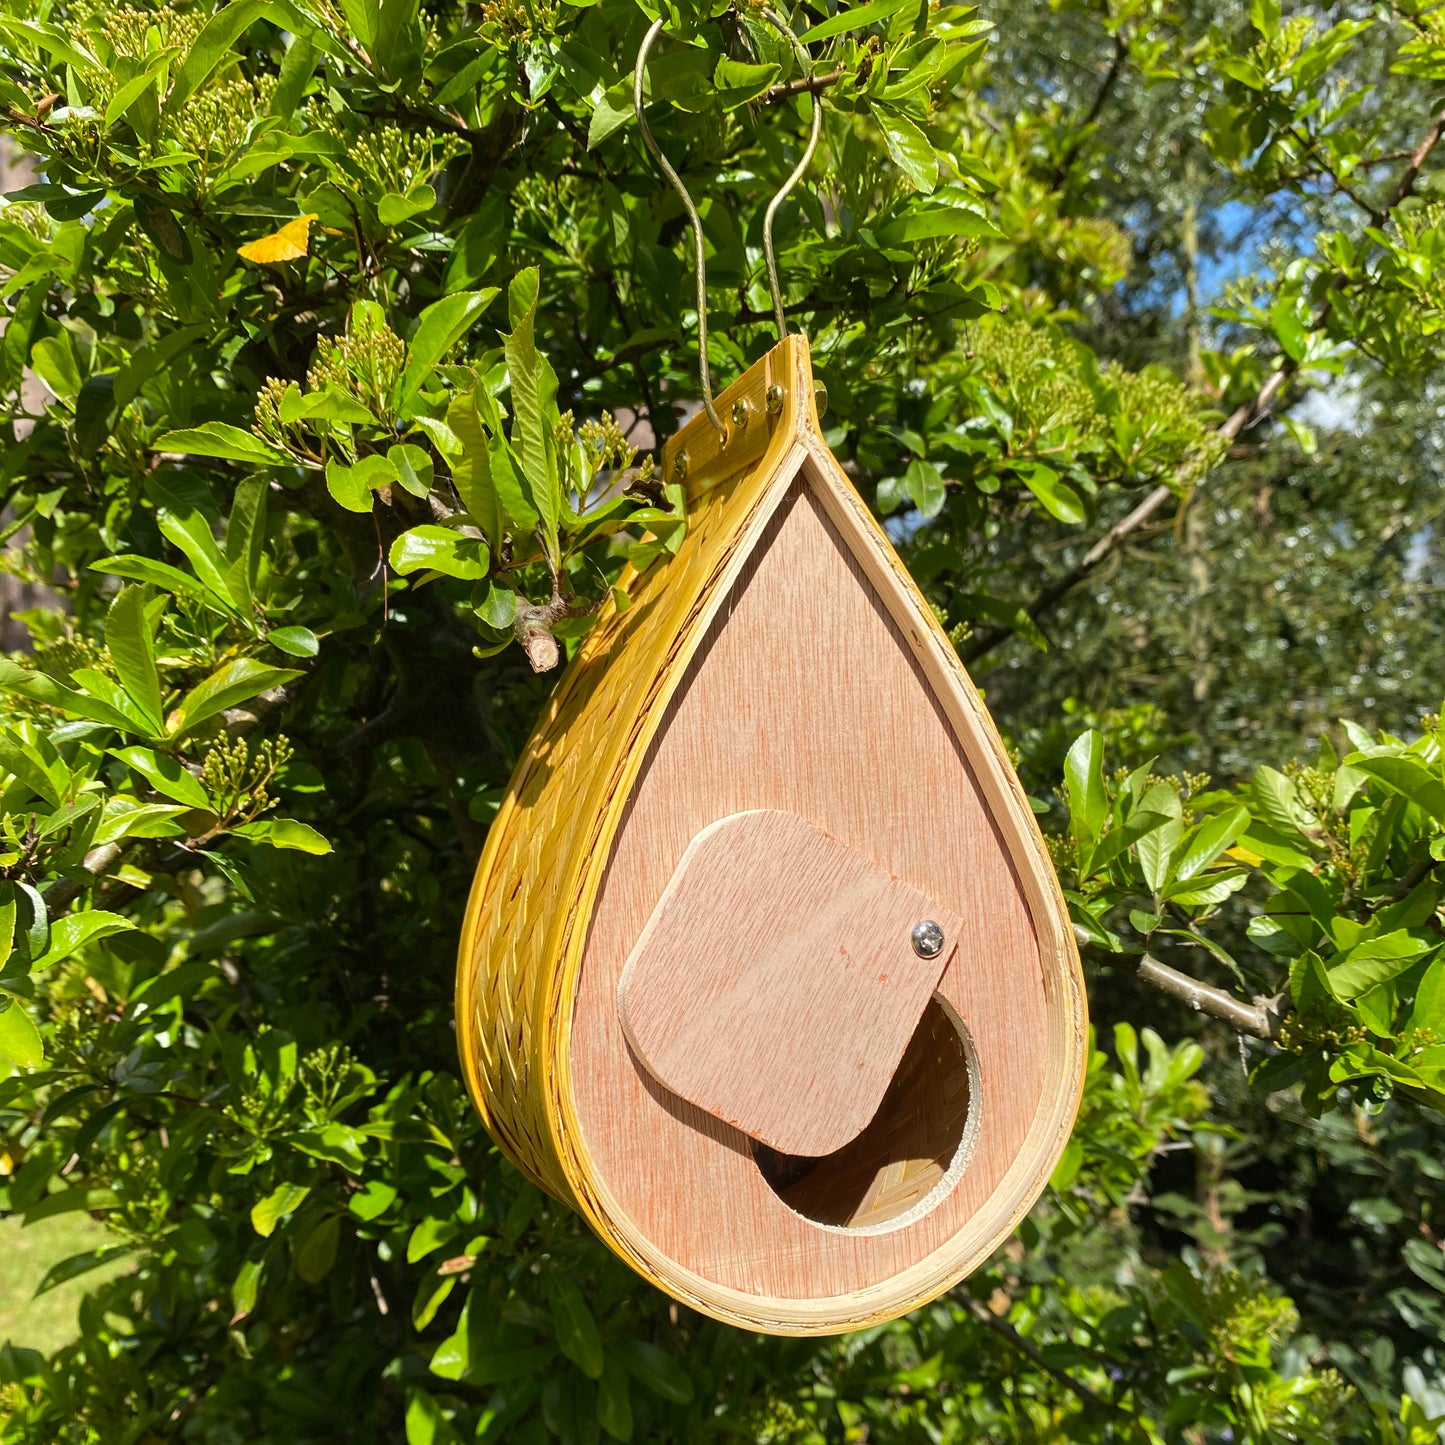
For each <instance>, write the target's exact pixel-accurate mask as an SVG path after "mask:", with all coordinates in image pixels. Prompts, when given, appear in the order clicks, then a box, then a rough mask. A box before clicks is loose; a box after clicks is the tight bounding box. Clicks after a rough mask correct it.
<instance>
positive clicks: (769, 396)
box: [763, 381, 783, 416]
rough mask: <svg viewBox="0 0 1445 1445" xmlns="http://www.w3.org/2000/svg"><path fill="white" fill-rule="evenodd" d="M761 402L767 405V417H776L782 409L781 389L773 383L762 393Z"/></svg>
mask: <svg viewBox="0 0 1445 1445" xmlns="http://www.w3.org/2000/svg"><path fill="white" fill-rule="evenodd" d="M763 400H764V402H766V404H767V408H768V415H769V416H776V415H777V414H778V412H780V411H782V409H783V388H782V387H781V386H779V385H778V383H777V382H776V381H775V382H773V383H772V385H770V386H769V387H768V389H767V391H766V392H764V393H763Z"/></svg>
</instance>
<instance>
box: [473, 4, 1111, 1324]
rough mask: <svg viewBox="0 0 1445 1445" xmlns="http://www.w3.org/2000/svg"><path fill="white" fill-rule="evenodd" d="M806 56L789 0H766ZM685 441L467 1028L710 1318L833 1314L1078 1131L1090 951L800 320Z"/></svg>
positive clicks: (497, 913) (614, 1238)
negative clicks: (659, 551) (665, 555)
mask: <svg viewBox="0 0 1445 1445" xmlns="http://www.w3.org/2000/svg"><path fill="white" fill-rule="evenodd" d="M759 13H760V14H761V15H763V16H764V17H765V18H766V19H768V20H769V21H770V22H771V23H773V24H774V25H776V26H777V27H778V28H779V29H780V30H781V31H782V32H783V33H784V35H785V36H787V37H788V39H789V40H790V42H791V44H792V45H793V47H794V49H795V51H796V52H797V54H798V56H799V60H800V63H801V64H802V66H803V71H804V74H807V73H808V63H807V55H806V52H805V51H804V50H803V48H802V46H801V45H800V44H799V43H798V40H797V38H796V37H795V36H793V35H792V34H791V32H790V31H789V30H788V29H787V26H786V22H785V21H784V20H783V19H782V17H781V16H779V15H777V14H776V13H775V12H773V11H771V10H764V11H761V12H759ZM661 29H662V21H658V22H656V23H655V24H654V25H653V26H652V27H651V29H650V30H649V31H648V33H647V36H646V38H645V39H644V41H643V44H642V48H641V50H640V52H639V54H638V62H637V70H636V75H635V80H634V100H635V104H636V109H637V119H638V124H639V127H640V129H641V132H642V136H643V139H644V140H645V141H646V143H647V145H648V147H649V148H650V149H651V151H652V153H653V155H654V156H655V157H656V158H657V160H658V163H659V164H660V165H661V167H662V169H663V171H664V172H665V173H666V175H667V176H668V179H669V180H670V181H671V182H672V184H673V187H674V189H675V190H676V191H677V192H678V194H679V196H680V197H681V198H682V201H683V204H684V206H685V207H686V210H687V213H688V216H689V219H690V220H691V223H692V228H693V236H694V244H695V246H696V258H697V292H698V333H699V334H698V347H699V353H700V357H701V359H702V366H701V376H700V378H699V380H700V383H701V389H702V395H703V406H704V414H703V415H700V416H698V417H697V418H696V419H695V420H693V421H692V422H691V423H690V424H689V425H688V426H686V427H684V428H683V430H682V431H681V432H680V433H679V434H678V435H677V436H675V437H674V438H673V439H672V440H671V441H670V442H669V443H668V445H667V446H666V447H665V448H664V450H663V459H662V465H663V475H664V476H665V477H666V478H667V479H668V480H669V481H682V482H684V483H685V487H686V493H687V523H688V524H687V534H686V537H685V538H684V540H683V542H682V545H681V547H680V549H679V550H678V552H677V555H676V556H675V557H673V558H672V559H671V560H669V561H666V562H663V563H655V564H654V565H652V566H651V567H649V568H647V569H645V570H644V571H642V572H635V571H630V570H629V571H628V572H625V573H624V574H623V577H622V579H621V582H620V584H619V586H620V589H621V591H622V592H623V593H624V594H625V595H626V597H627V599H628V605H627V606H626V608H625V609H620V610H619V609H618V608H617V607H616V606H615V605H614V604H613V603H610V602H609V603H608V604H607V605H606V606H605V607H604V609H603V611H602V613H601V615H600V618H599V621H598V623H597V625H596V627H595V628H594V630H593V631H592V632H591V633H590V634H589V635H588V637H587V638H586V640H585V641H584V642H583V643H582V645H581V647H580V648H579V650H578V652H577V655H576V657H575V658H574V659H573V661H572V663H571V665H570V666H569V667H568V668H567V671H566V673H565V674H564V676H563V678H562V680H561V682H560V683H559V684H558V686H557V689H556V691H555V692H554V693H553V695H552V698H551V700H550V702H549V703H548V706H547V709H546V711H545V713H544V714H543V716H542V719H541V721H540V722H539V723H538V725H537V729H536V731H535V732H534V733H533V735H532V738H531V740H530V742H529V743H528V745H527V749H526V752H525V753H524V754H523V756H522V758H521V760H520V762H519V763H518V764H517V769H516V772H515V773H514V775H513V777H512V781H511V784H510V786H509V787H508V789H507V794H506V796H505V798H504V799H503V802H502V805H501V809H500V811H499V812H498V814H497V817H496V820H495V821H494V822H493V824H492V827H491V831H490V832H489V833H488V835H487V844H486V848H485V850H484V851H483V853H482V858H481V862H480V864H479V865H478V867H477V876H476V881H475V883H474V885H473V888H472V897H471V902H470V904H469V906H468V909H467V918H466V924H465V928H464V931H463V936H462V944H461V955H460V959H459V964H458V975H457V1027H458V1036H459V1039H460V1045H461V1054H462V1062H463V1066H464V1069H465V1072H466V1076H467V1082H468V1085H469V1087H470V1088H471V1091H472V1096H473V1098H474V1099H475V1100H476V1103H477V1107H478V1108H479V1109H480V1110H481V1113H482V1117H483V1118H484V1119H485V1120H486V1123H487V1127H488V1128H489V1129H490V1130H491V1132H492V1135H493V1137H494V1138H495V1139H496V1140H497V1143H498V1144H499V1145H500V1146H501V1148H502V1150H503V1151H504V1152H505V1153H506V1154H507V1155H508V1157H509V1158H511V1159H512V1160H513V1162H514V1163H515V1164H516V1165H517V1166H518V1167H519V1168H520V1169H521V1170H522V1171H523V1172H524V1173H525V1174H527V1175H528V1177H530V1178H531V1179H532V1180H533V1181H535V1182H536V1183H537V1184H538V1185H540V1186H541V1187H542V1188H543V1189H545V1190H546V1191H547V1192H548V1193H549V1194H552V1195H554V1196H555V1197H556V1198H558V1199H560V1200H563V1201H565V1202H566V1203H568V1204H570V1205H572V1206H573V1207H574V1208H576V1209H577V1210H579V1211H580V1212H581V1213H582V1215H583V1216H584V1217H585V1218H586V1219H587V1221H588V1223H589V1224H591V1226H592V1227H593V1229H595V1230H596V1231H597V1233H598V1234H599V1235H600V1236H601V1237H602V1239H603V1240H605V1241H606V1242H607V1243H608V1244H609V1245H610V1246H611V1247H612V1248H613V1249H615V1250H616V1251H617V1253H618V1254H620V1255H621V1256H622V1257H623V1258H624V1259H625V1260H627V1262H628V1263H629V1264H631V1265H632V1266H633V1268H635V1269H636V1270H637V1271H638V1272H639V1273H640V1274H642V1275H644V1276H645V1277H646V1278H648V1279H650V1280H651V1281H653V1283H655V1284H657V1285H659V1286H660V1287H661V1288H663V1289H665V1290H667V1291H668V1292H669V1293H670V1294H672V1295H674V1296H675V1297H676V1298H677V1299H679V1300H682V1301H683V1302H684V1303H686V1304H689V1305H691V1306H693V1308H695V1309H698V1310H701V1311H703V1312H704V1313H705V1314H709V1315H712V1316H714V1317H715V1318H717V1319H720V1320H725V1321H728V1322H730V1323H732V1324H736V1325H741V1326H743V1327H745V1328H748V1329H758V1330H768V1331H771V1332H774V1333H778V1334H827V1333H832V1332H836V1331H840V1330H846V1329H854V1328H858V1327H861V1326H863V1325H867V1324H871V1323H874V1322H876V1321H878V1320H883V1319H889V1318H891V1317H893V1316H896V1315H900V1314H903V1313H904V1312H905V1311H907V1310H910V1309H912V1308H914V1307H915V1306H917V1305H920V1304H923V1303H925V1302H926V1301H928V1300H930V1299H932V1298H933V1297H934V1296H936V1295H938V1294H940V1293H942V1292H943V1291H944V1290H946V1289H947V1288H948V1287H949V1286H950V1285H952V1284H954V1283H956V1282H957V1281H958V1280H959V1279H961V1278H962V1277H963V1276H964V1275H965V1274H967V1273H968V1272H969V1270H971V1269H972V1268H974V1266H975V1265H977V1264H979V1263H980V1262H981V1261H983V1260H984V1259H985V1258H986V1257H987V1256H988V1255H989V1254H990V1253H992V1252H993V1250H994V1249H996V1248H997V1247H998V1246H999V1245H1000V1244H1001V1243H1002V1242H1003V1241H1004V1240H1005V1239H1006V1238H1007V1237H1008V1236H1009V1235H1010V1234H1011V1233H1012V1232H1013V1230H1014V1228H1015V1226H1016V1225H1017V1224H1018V1222H1019V1220H1020V1219H1021V1218H1022V1217H1023V1215H1024V1213H1025V1212H1026V1211H1027V1210H1028V1208H1029V1207H1030V1205H1032V1203H1033V1202H1034V1200H1035V1199H1036V1198H1037V1196H1038V1194H1039V1192H1040V1190H1041V1189H1042V1188H1043V1186H1044V1183H1045V1182H1046V1181H1047V1179H1048V1177H1049V1174H1050V1173H1051V1172H1052V1170H1053V1167H1054V1164H1055V1163H1056V1161H1057V1159H1058V1157H1059V1155H1060V1153H1061V1152H1062V1150H1063V1148H1064V1144H1065V1142H1066V1141H1067V1138H1068V1133H1069V1129H1070V1126H1071V1125H1072V1123H1073V1119H1074V1113H1075V1111H1076V1109H1077V1107H1078V1101H1079V1091H1080V1088H1081V1085H1082V1081H1083V1074H1084V1062H1085V1047H1086V1034H1087V1022H1086V1017H1085V1004H1084V992H1083V979H1082V975H1081V972H1080V969H1079V960H1078V955H1077V953H1076V951H1075V948H1074V941H1073V933H1072V930H1071V928H1070V926H1069V921H1068V915H1067V913H1066V912H1065V909H1064V902H1063V898H1062V897H1061V895H1060V893H1059V887H1058V882H1057V880H1056V879H1055V877H1054V873H1053V869H1052V867H1051V866H1050V863H1049V859H1048V855H1047V853H1046V852H1045V850H1044V845H1043V840H1042V839H1041V838H1040V836H1039V833H1038V829H1037V827H1036V826H1035V823H1034V818H1033V813H1032V811H1031V809H1030V808H1029V805H1028V801H1027V799H1025V797H1024V795H1023V793H1022V791H1021V789H1020V788H1019V785H1018V781H1017V779H1016V778H1015V776H1014V773H1013V769H1012V768H1011V767H1010V766H1009V762H1008V759H1007V758H1006V757H1005V755H1004V751H1003V748H1002V746H1001V744H1000V742H999V739H998V734H997V733H996V732H995V731H994V727H993V724H992V722H991V721H990V719H989V716H988V713H987V712H986V711H985V709H984V707H983V704H982V703H981V702H980V701H979V698H978V694H977V692H976V691H975V689H974V687H973V685H972V684H971V683H970V682H969V680H968V676H967V674H965V672H964V670H963V668H962V666H961V665H960V664H959V661H958V658H957V656H956V655H955V654H954V651H953V648H952V647H951V646H950V644H949V641H948V638H947V637H946V636H945V635H944V633H943V631H942V629H941V628H940V626H939V624H938V621H937V619H936V618H935V617H934V615H933V613H932V611H931V610H930V608H929V606H928V604H927V603H926V602H925V601H924V599H923V597H922V596H921V595H920V594H919V592H918V589H917V588H916V587H915V586H914V585H913V583H912V581H911V580H910V579H909V576H908V574H907V572H906V571H905V570H904V568H903V565H902V563H901V562H900V561H899V560H898V557H897V556H896V555H895V553H894V551H893V549H892V547H891V546H890V545H889V543H888V539H887V538H886V537H885V536H884V534H883V532H882V529H881V528H880V527H879V525H878V523H877V522H876V521H875V520H874V518H873V516H872V514H871V513H870V512H869V511H868V509H867V507H866V506H865V505H864V504H863V502H862V501H861V499H860V498H859V497H858V494H857V493H856V492H855V491H854V490H853V487H852V485H851V484H850V483H849V481H848V478H847V477H846V476H845V475H844V474H843V471H842V469H841V468H840V467H839V465H838V463H837V461H836V459H835V458H834V457H833V455H832V453H831V452H830V451H829V450H828V447H827V444H826V442H825V441H824V439H823V433H822V431H821V429H820V427H819V423H818V412H817V405H816V398H815V394H814V384H813V374H812V367H811V363H810V360H809V354H808V344H807V342H806V341H805V340H804V339H803V338H801V337H796V336H795V337H788V336H787V334H786V327H785V325H784V320H783V307H782V301H781V291H780V288H779V285H778V278H777V268H776V265H775V263H774V257H773V244H772V223H773V217H774V215H775V214H776V212H777V209H778V206H779V205H780V203H781V202H782V199H783V197H784V196H785V195H786V194H787V192H788V191H789V189H790V188H791V187H792V186H793V184H794V183H795V182H796V181H797V180H798V178H799V176H801V175H802V173H803V170H804V168H805V167H806V165H807V163H808V159H809V157H810V156H811V154H812V152H813V149H814V147H815V146H816V145H817V141H818V136H819V129H820V111H819V109H818V107H817V106H816V105H815V106H814V109H813V123H812V132H811V136H810V139H809V142H808V145H807V147H806V148H805V150H804V153H803V156H802V158H801V160H800V161H799V163H798V165H797V167H796V168H795V170H794V171H793V173H792V175H791V176H790V177H789V179H788V181H787V182H786V183H785V185H784V186H783V188H782V190H781V191H780V192H779V193H778V195H777V196H776V197H774V199H773V201H772V203H771V204H770V205H769V207H768V210H767V213H766V215H765V217H764V222H763V251H764V255H765V257H766V259H767V271H768V281H769V285H770V288H771V291H772V297H773V305H774V309H775V311H776V314H777V318H778V331H779V335H780V338H782V339H781V342H780V344H779V345H778V346H777V347H776V348H775V349H774V350H773V351H771V352H770V353H769V354H768V355H767V356H765V357H764V358H763V359H762V360H761V361H760V362H758V363H757V364H756V365H754V366H753V367H752V368H751V369H750V370H749V371H747V372H746V373H745V374H744V375H743V377H742V378H741V379H740V380H739V381H737V382H736V383H734V385H733V386H731V387H730V388H728V390H727V391H725V392H724V393H723V394H722V395H721V396H720V397H719V398H717V401H716V403H715V402H714V400H713V397H712V394H711V387H710V385H709V381H708V375H707V363H706V357H707V340H706V327H707V310H706V278H705V275H704V261H703V257H704V244H703V231H702V222H701V219H700V218H699V216H698V214H697V211H696V209H695V208H694V206H693V205H692V201H691V198H690V197H689V196H688V194H687V191H686V189H685V187H684V186H683V184H682V182H681V180H679V179H678V177H677V174H676V172H675V171H674V170H673V169H672V167H671V166H669V165H668V164H667V162H666V160H665V159H664V158H663V156H662V155H661V153H660V152H659V151H658V149H657V145H656V142H655V141H654V140H653V138H652V133H651V131H650V130H649V128H648V126H647V121H646V116H645V114H644V111H643V75H644V70H645V66H646V60H647V52H648V49H649V48H650V46H651V45H652V43H653V41H654V40H655V38H656V37H657V35H658V34H659V32H660V31H661Z"/></svg>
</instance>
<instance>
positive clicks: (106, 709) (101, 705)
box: [0, 658, 143, 732]
mask: <svg viewBox="0 0 1445 1445" xmlns="http://www.w3.org/2000/svg"><path fill="white" fill-rule="evenodd" d="M0 691H3V692H13V693H18V694H19V695H20V696H21V697H28V698H29V699H30V700H31V701H32V702H38V703H44V704H45V705H46V706H47V707H53V708H57V709H58V710H59V711H61V712H66V713H70V714H71V715H73V716H74V717H82V718H85V719H87V720H88V721H90V722H98V723H104V724H105V725H106V726H107V727H113V728H119V729H120V730H121V731H123V732H141V731H142V730H143V729H142V728H141V727H139V726H137V724H136V722H135V721H134V720H133V719H132V718H130V717H128V716H127V715H126V714H125V713H124V712H122V711H120V709H119V708H116V707H114V706H112V705H111V704H109V703H107V702H103V701H101V700H100V699H99V698H93V697H91V696H89V695H88V694H87V693H79V692H74V691H72V690H71V689H70V688H68V687H62V686H61V685H60V684H59V683H58V682H55V681H54V680H53V679H52V678H50V677H47V676H46V675H45V673H43V672H32V671H31V670H30V669H29V668H27V667H21V666H20V665H19V664H18V663H15V662H10V661H8V660H7V659H5V658H0Z"/></svg>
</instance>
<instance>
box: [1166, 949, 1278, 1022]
mask: <svg viewBox="0 0 1445 1445" xmlns="http://www.w3.org/2000/svg"><path fill="white" fill-rule="evenodd" d="M1139 977H1140V978H1141V979H1143V980H1144V982H1145V983H1147V984H1149V985H1150V986H1151V987H1153V988H1157V989H1158V990H1159V991H1160V992H1161V993H1167V994H1168V995H1169V997H1170V998H1176V999H1178V1000H1179V1001H1180V1003H1183V1004H1187V1005H1188V1006H1189V1007H1190V1008H1192V1009H1193V1010H1194V1011H1195V1013H1206V1014H1209V1015H1210V1016H1211V1017H1213V1018H1217V1019H1223V1021H1224V1022H1225V1023H1227V1024H1228V1025H1229V1026H1230V1027H1231V1028H1233V1029H1235V1030H1236V1031H1237V1032H1238V1033H1241V1034H1249V1035H1250V1037H1251V1038H1256V1039H1265V1040H1269V1039H1272V1038H1274V1036H1275V1035H1276V1034H1277V1033H1278V1032H1279V1026H1280V1023H1281V1007H1280V1003H1281V1001H1280V1000H1279V999H1278V998H1273V999H1264V998H1260V999H1256V1000H1255V1001H1254V1003H1253V1004H1247V1003H1241V1002H1240V1001H1239V1000H1238V999H1237V998H1235V997H1234V995H1233V994H1230V993H1226V992H1225V991H1224V990H1223V989H1222V988H1214V987H1212V986H1211V985H1209V984H1207V983H1200V982H1199V980H1198V979H1197V978H1190V976H1189V975H1188V974H1187V973H1180V972H1179V970H1178V969H1177V968H1170V967H1169V965H1168V964H1167V963H1160V962H1159V960H1158V959H1157V958H1152V957H1151V956H1150V955H1149V954H1147V953H1146V954H1145V955H1144V957H1143V958H1141V959H1140V960H1139Z"/></svg>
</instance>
